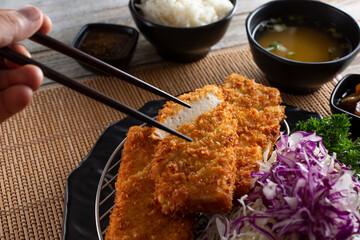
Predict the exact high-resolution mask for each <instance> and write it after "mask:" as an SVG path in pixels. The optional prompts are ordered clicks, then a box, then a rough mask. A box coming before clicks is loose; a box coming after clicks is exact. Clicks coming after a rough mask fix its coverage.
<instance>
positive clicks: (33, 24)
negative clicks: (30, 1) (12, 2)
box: [0, 6, 43, 47]
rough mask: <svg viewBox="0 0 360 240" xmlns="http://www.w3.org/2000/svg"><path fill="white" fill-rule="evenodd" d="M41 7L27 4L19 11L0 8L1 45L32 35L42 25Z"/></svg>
mask: <svg viewBox="0 0 360 240" xmlns="http://www.w3.org/2000/svg"><path fill="white" fill-rule="evenodd" d="M42 22H43V14H42V12H41V11H40V9H38V8H36V7H33V6H26V7H24V8H21V9H19V10H17V11H15V10H7V9H0V47H4V46H7V45H10V44H13V43H16V42H19V41H22V40H25V39H27V38H29V37H30V36H32V35H33V34H34V33H35V32H36V31H37V30H38V29H39V28H40V27H41V25H42Z"/></svg>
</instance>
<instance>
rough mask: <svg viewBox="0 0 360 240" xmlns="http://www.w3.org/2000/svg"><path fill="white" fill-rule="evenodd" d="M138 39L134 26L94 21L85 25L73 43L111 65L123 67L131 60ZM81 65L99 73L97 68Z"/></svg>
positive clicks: (74, 45)
mask: <svg viewBox="0 0 360 240" xmlns="http://www.w3.org/2000/svg"><path fill="white" fill-rule="evenodd" d="M137 40H138V32H137V30H136V29H134V28H131V27H128V26H122V25H116V24H104V23H94V24H87V25H85V26H84V27H83V28H82V29H81V30H80V32H79V33H78V35H77V36H76V37H75V39H74V41H73V43H72V45H73V47H75V48H77V49H79V50H81V51H83V52H85V53H87V54H89V55H92V56H94V57H96V58H98V59H100V60H102V61H104V62H107V63H109V64H110V65H113V66H115V67H117V68H120V69H123V68H126V67H127V66H128V64H129V63H130V61H131V58H132V56H133V54H134V51H135V47H136V44H137ZM80 64H81V63H80ZM81 65H82V66H83V67H84V68H86V69H88V70H91V71H93V72H96V73H99V72H98V71H97V70H96V69H93V68H91V67H88V66H87V65H83V64H81Z"/></svg>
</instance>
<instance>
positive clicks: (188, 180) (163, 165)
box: [152, 103, 237, 214]
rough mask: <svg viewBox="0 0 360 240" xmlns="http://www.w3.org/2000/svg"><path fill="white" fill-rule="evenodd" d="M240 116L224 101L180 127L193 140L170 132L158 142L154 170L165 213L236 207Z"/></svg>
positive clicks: (159, 199) (185, 212) (157, 191)
mask: <svg viewBox="0 0 360 240" xmlns="http://www.w3.org/2000/svg"><path fill="white" fill-rule="evenodd" d="M236 125H237V121H236V119H235V118H234V117H233V108H232V106H231V105H229V104H227V103H223V104H221V105H220V106H218V107H217V108H216V109H214V110H212V111H210V112H207V113H204V114H202V115H201V116H200V117H198V118H197V119H196V120H195V121H192V122H190V123H186V124H184V125H183V126H181V127H180V128H178V129H177V130H178V131H180V132H182V133H184V134H185V135H187V136H189V137H191V138H192V139H193V142H185V141H184V140H182V139H180V138H178V137H175V136H172V135H169V136H168V137H166V138H164V139H163V140H161V141H160V142H159V144H158V145H157V146H156V150H155V157H154V160H153V167H152V176H153V178H154V180H155V183H156V187H155V195H156V199H157V201H158V202H159V203H160V204H161V206H162V211H163V212H164V213H166V214H170V213H174V212H181V213H184V214H187V213H194V212H222V211H229V210H230V209H231V207H232V195H233V190H234V182H235V171H236V169H235V159H236V156H235V155H236V154H235V148H236V146H237V134H236Z"/></svg>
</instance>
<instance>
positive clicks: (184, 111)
mask: <svg viewBox="0 0 360 240" xmlns="http://www.w3.org/2000/svg"><path fill="white" fill-rule="evenodd" d="M178 98H179V99H180V100H182V101H184V102H186V103H189V104H191V108H185V107H184V106H181V105H179V104H177V103H175V102H171V101H169V102H167V103H166V104H165V105H164V107H163V108H162V109H161V110H160V111H159V114H158V116H157V118H156V120H157V121H158V122H161V123H163V124H164V125H166V126H168V127H170V128H173V129H177V128H179V127H180V126H182V125H183V124H185V123H187V122H191V121H193V120H195V119H196V118H197V117H199V116H200V115H201V114H203V113H205V112H208V111H211V110H212V109H214V108H216V107H217V106H218V105H219V104H221V103H222V102H223V101H224V95H223V93H222V90H221V88H219V87H217V86H215V85H206V86H204V87H203V88H201V89H196V90H195V91H194V92H190V93H186V94H183V95H181V96H179V97H178ZM167 135H168V133H166V132H164V131H162V130H159V129H156V130H155V131H154V134H153V137H155V138H164V137H166V136H167Z"/></svg>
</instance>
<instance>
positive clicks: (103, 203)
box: [95, 139, 125, 240]
mask: <svg viewBox="0 0 360 240" xmlns="http://www.w3.org/2000/svg"><path fill="white" fill-rule="evenodd" d="M124 142H125V139H124V140H123V141H122V142H121V143H120V144H119V146H118V147H117V148H116V149H115V151H114V152H113V153H112V155H111V156H110V158H109V160H108V162H107V164H106V166H105V168H104V170H103V172H102V174H101V177H100V180H99V184H98V188H97V192H96V199H95V222H96V230H97V235H98V238H99V239H101V240H102V239H104V236H105V231H106V227H107V226H108V225H109V216H110V212H111V210H112V209H113V207H114V200H115V194H116V189H115V183H116V179H117V176H118V170H119V167H120V163H121V152H122V148H123V145H124Z"/></svg>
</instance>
